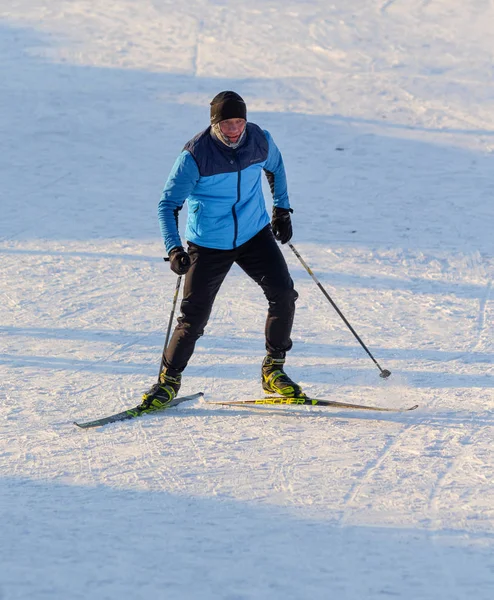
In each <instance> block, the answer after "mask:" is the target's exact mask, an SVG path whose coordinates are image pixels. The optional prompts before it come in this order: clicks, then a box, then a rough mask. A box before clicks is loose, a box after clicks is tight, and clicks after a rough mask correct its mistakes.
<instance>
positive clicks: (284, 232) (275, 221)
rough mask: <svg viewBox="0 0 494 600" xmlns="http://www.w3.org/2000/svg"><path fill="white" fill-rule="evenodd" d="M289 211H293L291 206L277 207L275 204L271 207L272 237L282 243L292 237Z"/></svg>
mask: <svg viewBox="0 0 494 600" xmlns="http://www.w3.org/2000/svg"><path fill="white" fill-rule="evenodd" d="M291 212H293V210H292V209H291V208H278V207H277V206H275V207H274V208H273V218H272V219H271V227H272V228H273V234H274V237H275V238H276V239H277V240H278V241H279V242H281V243H282V244H286V243H287V242H289V241H290V240H291V239H292V235H293V230H292V220H291V218H290V213H291Z"/></svg>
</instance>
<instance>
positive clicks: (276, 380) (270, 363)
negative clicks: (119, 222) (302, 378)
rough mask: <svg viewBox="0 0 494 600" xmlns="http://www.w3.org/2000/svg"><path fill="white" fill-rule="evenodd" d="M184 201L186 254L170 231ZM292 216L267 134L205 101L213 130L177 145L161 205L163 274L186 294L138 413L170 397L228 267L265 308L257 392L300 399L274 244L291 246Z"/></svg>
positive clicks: (230, 97) (220, 99) (243, 116)
mask: <svg viewBox="0 0 494 600" xmlns="http://www.w3.org/2000/svg"><path fill="white" fill-rule="evenodd" d="M262 171H264V172H265V174H266V176H267V179H268V182H269V185H270V188H271V193H272V196H273V212H272V218H271V219H270V218H269V215H268V213H267V211H266V206H265V201H264V197H263V193H262V186H261V175H262ZM186 200H187V203H188V220H187V228H186V231H185V238H186V240H187V244H188V250H187V251H186V250H185V249H184V247H183V246H182V242H181V239H180V235H179V232H178V213H179V211H180V210H181V209H182V206H183V204H184V202H185V201H186ZM291 212H292V210H291V208H290V204H289V200H288V193H287V183H286V176H285V169H284V165H283V159H282V157H281V154H280V151H279V150H278V147H277V146H276V144H275V143H274V141H273V139H272V137H271V135H270V134H269V132H267V131H264V130H262V129H261V128H260V127H258V126H257V125H255V124H254V123H250V122H247V108H246V105H245V102H244V101H243V100H242V98H241V97H240V96H239V95H238V94H236V93H235V92H232V91H225V92H221V93H219V94H218V95H216V96H215V97H214V98H213V100H212V102H211V125H210V126H209V127H208V128H207V129H205V130H204V131H202V132H201V133H199V134H197V135H196V136H195V137H194V138H192V140H190V141H189V142H188V143H187V144H186V145H185V147H184V149H183V151H182V152H181V154H180V155H179V157H178V158H177V160H176V162H175V164H174V165H173V168H172V170H171V172H170V175H169V177H168V180H167V182H166V184H165V187H164V190H163V193H162V195H161V199H160V202H159V207H158V215H159V223H160V228H161V233H162V236H163V241H164V243H165V247H166V250H167V252H168V254H169V257H170V268H171V269H172V271H174V272H175V273H176V274H177V275H185V286H184V295H183V300H182V303H181V315H180V317H179V318H178V325H177V326H176V328H175V331H174V332H173V335H172V337H171V340H170V343H169V344H168V347H167V348H166V349H165V351H164V356H163V365H164V367H163V370H162V372H161V373H160V377H159V382H158V383H157V384H155V385H153V386H152V387H151V389H149V390H148V391H147V392H146V393H145V394H144V395H143V398H142V404H141V405H140V407H141V408H142V409H160V408H164V407H166V406H167V405H168V404H169V403H170V402H171V401H172V400H173V399H174V398H175V396H176V395H177V393H178V390H179V388H180V384H181V374H182V371H183V370H184V369H185V367H186V366H187V363H188V361H189V359H190V357H191V356H192V353H193V352H194V347H195V344H196V341H197V339H198V338H199V337H200V336H201V335H203V333H204V327H205V326H206V324H207V322H208V319H209V316H210V314H211V309H212V306H213V302H214V299H215V297H216V294H217V292H218V290H219V288H220V286H221V284H222V282H223V280H224V278H225V276H226V275H227V273H228V271H229V270H230V268H231V267H232V265H233V263H237V264H238V265H239V266H240V267H241V268H242V269H243V270H244V271H245V272H246V273H247V275H249V276H250V277H251V278H252V279H253V280H254V281H255V282H256V283H258V284H259V286H260V287H261V288H262V290H263V292H264V295H265V296H266V299H267V301H268V316H267V319H266V327H265V336H266V352H267V354H266V357H265V358H264V360H263V363H262V368H261V381H262V387H263V389H264V391H265V392H267V393H275V394H280V395H282V396H301V395H303V394H302V390H301V388H300V386H299V385H298V384H296V383H294V382H293V381H292V380H291V379H290V378H289V377H288V375H287V374H286V373H285V372H284V369H283V366H284V363H285V355H286V352H288V351H289V350H290V349H291V347H292V341H291V339H290V334H291V329H292V324H293V318H294V314H295V301H296V299H297V297H298V294H297V292H296V291H295V289H294V287H293V281H292V279H291V277H290V274H289V272H288V267H287V265H286V262H285V259H284V257H283V254H282V252H281V250H280V248H279V246H278V245H277V243H276V241H275V238H276V240H278V241H280V242H281V243H282V244H286V243H287V242H288V241H289V240H290V239H291V237H292V224H291V219H290V213H291Z"/></svg>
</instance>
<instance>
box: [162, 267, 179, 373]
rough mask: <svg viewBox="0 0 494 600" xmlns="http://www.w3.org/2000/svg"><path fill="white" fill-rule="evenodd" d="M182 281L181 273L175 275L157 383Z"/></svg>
mask: <svg viewBox="0 0 494 600" xmlns="http://www.w3.org/2000/svg"><path fill="white" fill-rule="evenodd" d="M164 260H165V261H166V260H170V259H169V258H165V259H164ZM181 283H182V275H179V276H178V277H177V284H176V286H175V293H174V294H173V303H172V310H171V312H170V318H169V319H168V329H167V330H166V338H165V347H164V348H163V354H162V355H161V364H160V371H159V373H158V383H159V380H160V375H161V371H162V370H163V364H164V362H165V352H166V349H167V348H168V341H169V339H170V332H171V330H172V323H173V317H174V315H175V308H176V306H177V300H178V292H179V290H180V284H181Z"/></svg>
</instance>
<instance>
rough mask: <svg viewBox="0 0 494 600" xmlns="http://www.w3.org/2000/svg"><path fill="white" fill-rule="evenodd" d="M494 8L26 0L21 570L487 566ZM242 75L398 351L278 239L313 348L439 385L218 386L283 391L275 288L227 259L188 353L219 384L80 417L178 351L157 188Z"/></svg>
mask: <svg viewBox="0 0 494 600" xmlns="http://www.w3.org/2000/svg"><path fill="white" fill-rule="evenodd" d="M493 19H494V7H493V5H492V3H488V2H483V1H481V0H475V1H473V2H471V3H467V4H465V3H460V2H459V1H458V0H453V1H451V0H436V1H435V2H429V1H426V0H418V1H415V0H413V1H402V0H400V1H399V2H395V1H388V2H383V1H381V2H377V3H368V2H364V0H357V1H356V2H352V3H351V6H350V5H347V3H344V2H339V1H338V2H334V3H332V4H331V5H328V3H327V2H323V0H314V1H312V2H310V3H309V2H302V1H299V0H295V1H293V2H290V3H289V4H286V3H282V2H280V1H278V0H273V1H271V2H268V3H266V2H261V0H253V1H252V2H250V3H249V4H248V5H247V4H242V5H240V4H238V5H235V7H234V6H233V4H232V3H231V2H219V1H215V0H190V1H189V2H187V3H185V2H173V3H172V2H169V1H168V0H164V1H163V2H148V1H146V2H142V3H139V4H136V3H135V2H131V1H130V0H119V2H117V3H113V4H105V3H103V4H101V3H96V2H95V1H94V0H88V1H87V2H80V1H78V0H77V1H75V2H72V3H69V4H67V3H65V2H61V0H52V1H51V2H50V3H46V2H43V1H41V2H38V3H34V2H33V1H32V0H18V1H17V2H16V3H15V4H14V5H12V6H9V7H4V9H3V11H2V22H1V24H0V48H1V49H2V50H3V51H4V52H3V53H2V56H3V59H2V61H1V64H0V69H1V74H2V76H3V77H2V81H3V84H4V85H3V88H2V102H1V104H0V125H1V130H2V145H3V148H2V156H3V157H4V161H3V162H2V164H1V165H0V174H1V175H2V182H3V186H2V196H1V203H2V213H1V214H2V219H1V220H0V254H1V258H2V269H1V271H0V283H1V287H0V298H1V299H2V302H1V303H0V336H1V338H2V342H3V344H2V350H1V351H0V369H1V373H2V386H1V394H2V407H3V416H2V419H1V420H0V433H1V436H0V439H1V442H0V466H1V476H0V485H1V491H2V493H1V494H0V519H1V522H2V533H1V538H2V544H1V545H0V567H1V568H0V572H1V576H0V598H1V599H2V600H17V599H24V598H34V599H36V600H38V599H43V598H49V599H50V600H56V599H59V598H60V599H62V598H63V599H64V600H65V599H66V598H71V599H74V600H77V599H84V600H85V599H87V598H94V599H96V600H99V599H101V600H103V599H108V598H117V597H118V598H132V600H134V599H140V598H142V599H145V600H147V599H148V598H161V597H163V598H167V600H175V599H177V600H185V599H189V598H191V599H192V598H193V599H196V598H201V599H202V598H204V599H205V600H207V599H213V598H214V599H215V600H216V599H218V598H221V599H225V600H234V599H235V600H247V599H248V600H250V599H256V600H258V599H261V600H262V599H267V600H272V599H278V598H279V599H283V600H285V599H288V600H290V599H294V600H299V599H302V598H314V599H325V598H328V597H332V598H333V597H334V598H341V599H344V600H357V599H359V600H360V599H362V598H365V599H366V600H377V599H380V598H382V597H386V596H395V597H398V598H404V599H414V600H415V599H417V598H420V599H421V600H438V599H439V600H441V599H442V598H447V599H448V600H452V599H456V600H464V599H465V600H466V599H467V598H468V599H470V598H473V597H474V598H475V599H476V600H490V599H491V598H492V597H493V596H494V560H493V556H494V552H493V544H494V484H493V483H492V482H493V481H494V456H493V450H492V434H493V427H494V417H493V411H494V392H493V390H494V384H493V382H494V370H493V367H492V363H493V358H494V348H493V341H492V340H493V332H494V327H493V318H492V315H493V308H492V282H493V279H494V252H493V244H492V223H493V217H494V212H493V206H494V205H493V202H492V197H493V192H494V185H493V182H492V152H493V148H494V146H493V143H492V137H493V131H494V111H493V108H492V107H493V104H492V99H493V97H494V86H493V84H492V81H491V80H492V53H493V51H494V45H493V39H492V32H491V23H492V20H493ZM220 89H235V90H237V91H239V93H241V94H242V95H243V96H244V97H245V98H246V100H247V102H248V107H249V118H251V119H252V120H253V121H255V122H258V123H259V124H260V125H262V126H263V127H266V128H267V129H269V130H270V131H271V133H272V134H273V135H274V138H275V140H276V141H277V143H278V144H279V146H280V148H281V150H282V152H283V156H284V160H285V163H286V167H287V175H288V181H289V189H290V195H291V202H292V205H293V207H294V210H295V212H294V215H293V219H294V231H295V235H294V238H293V243H294V245H295V247H296V248H297V249H298V250H299V251H300V253H301V255H302V256H303V257H304V259H305V260H306V261H307V263H308V264H309V265H310V267H311V268H312V270H313V271H314V273H315V274H316V275H317V277H318V278H319V279H320V280H321V282H322V284H323V285H324V287H325V288H326V289H327V290H328V293H329V294H330V295H331V297H332V298H334V300H335V301H336V303H337V304H338V306H339V307H340V308H341V310H342V311H343V313H344V314H345V316H346V317H347V318H348V320H349V321H350V323H352V325H353V326H354V327H355V329H356V330H357V332H358V333H359V335H361V337H362V339H363V340H364V342H365V343H366V344H367V345H368V346H369V348H370V350H371V351H372V352H373V354H374V355H375V357H376V359H377V360H378V362H379V363H380V364H381V365H382V366H383V368H389V369H390V370H391V371H392V373H393V375H392V377H391V378H390V380H389V381H383V380H381V379H380V378H379V376H378V375H379V373H378V370H377V369H376V368H375V365H373V364H372V362H371V361H370V359H369V358H368V357H367V355H366V354H365V353H364V352H363V351H362V349H361V348H360V346H359V345H358V344H357V342H356V340H354V338H353V337H352V336H351V334H350V332H349V331H348V330H347V328H346V327H345V325H344V324H343V323H342V322H341V320H340V319H339V317H338V316H337V315H336V314H335V312H334V311H333V309H332V308H331V306H330V305H329V304H328V303H327V301H326V299H325V298H324V297H323V296H322V295H321V294H320V292H319V290H318V289H317V288H316V286H315V285H314V283H313V281H312V280H311V279H310V277H309V276H308V275H307V273H306V272H305V271H304V269H303V268H302V266H301V265H300V263H299V262H298V261H297V259H296V258H295V256H294V255H293V254H292V253H291V252H290V250H289V249H286V248H284V249H283V252H284V253H285V256H286V258H287V262H288V264H289V267H290V270H291V273H292V276H293V278H294V281H295V285H296V289H297V290H298V292H299V300H298V302H297V304H298V307H297V315H296V321H295V325H294V330H293V340H294V349H293V351H292V352H291V353H290V355H289V360H288V368H289V369H290V374H292V375H293V376H294V377H295V378H296V379H298V380H299V381H300V382H301V383H302V385H303V387H304V389H305V391H306V392H307V393H308V394H310V395H311V396H315V397H317V396H319V397H328V398H331V399H335V400H342V401H346V402H354V403H366V404H378V405H383V406H408V405H411V404H419V409H418V410H417V411H414V412H412V413H409V414H382V413H361V412H357V411H354V412H352V411H345V410H333V409H324V408H318V407H314V408H309V407H292V408H287V407H279V408H276V407H259V406H257V407H247V408H235V407H220V406H215V405H208V404H207V400H212V401H218V400H235V399H241V398H249V397H258V396H260V395H261V391H260V385H259V378H260V365H261V362H262V358H263V355H264V347H263V345H264V343H263V331H264V320H265V313H266V306H265V303H264V300H263V298H262V294H261V292H260V291H259V289H258V288H257V286H256V285H255V284H254V283H252V282H251V281H249V280H248V279H247V278H246V277H245V276H244V274H243V273H242V272H241V271H240V269H238V268H234V269H232V272H231V273H230V274H229V276H228V278H227V279H226V281H225V283H224V285H223V287H222V289H221V291H220V293H219V295H218V298H217V301H216V304H215V306H214V309H213V313H212V316H211V320H210V323H209V325H208V328H207V330H206V335H205V336H204V337H203V338H201V339H200V340H199V342H198V344H197V350H196V353H195V355H194V358H193V360H192V361H191V364H190V365H189V367H188V369H187V371H186V372H185V375H184V383H183V387H182V392H183V393H184V394H187V393H192V392H195V391H204V392H205V394H206V396H205V401H203V400H201V401H194V402H191V403H187V404H184V405H181V406H179V407H177V408H176V409H172V410H170V411H169V412H167V413H164V414H162V415H153V416H145V417H142V418H140V419H136V420H135V421H132V422H130V423H129V422H128V423H119V424H113V425H109V426H107V427H104V428H101V429H94V430H88V431H80V430H78V429H76V428H75V427H74V426H73V425H72V422H73V421H74V420H76V419H80V418H93V417H94V418H96V417H98V416H100V415H106V414H109V413H112V412H116V411H120V410H123V409H124V408H127V407H129V406H134V405H135V404H137V402H138V401H139V398H140V395H141V393H142V392H143V391H144V390H145V389H146V388H147V387H149V386H150V385H151V384H152V383H153V381H155V379H156V376H157V371H158V367H159V362H160V357H161V351H162V345H163V342H164V337H165V328H166V323H167V321H168V315H169V311H170V309H171V296H172V294H173V290H174V287H175V282H176V277H175V275H173V274H172V273H171V272H170V271H169V269H168V266H167V265H165V264H164V263H163V261H162V255H163V249H162V245H161V240H160V239H159V231H158V225H157V219H156V205H157V200H158V197H159V193H160V191H161V187H162V185H163V183H164V180H165V178H166V175H167V173H168V171H169V169H170V167H171V165H172V164H173V161H174V159H175V157H176V155H177V154H178V152H179V151H180V149H181V148H182V147H183V144H184V143H185V142H186V141H187V139H189V138H190V137H192V135H193V134H194V133H196V132H197V131H200V130H201V129H203V128H204V127H205V126H206V125H207V120H208V102H209V101H210V98H211V97H213V96H214V95H215V94H216V93H217V92H218V91H220ZM266 196H267V197H268V198H269V192H268V188H267V186H266ZM269 204H270V203H269V201H268V206H269ZM183 212H185V211H183ZM184 221H185V215H184V214H181V215H180V222H181V228H182V231H183V226H184Z"/></svg>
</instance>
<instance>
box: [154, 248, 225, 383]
mask: <svg viewBox="0 0 494 600" xmlns="http://www.w3.org/2000/svg"><path fill="white" fill-rule="evenodd" d="M188 252H189V255H190V258H191V263H192V264H191V267H190V269H189V271H188V273H187V275H186V276H185V285H184V295H183V299H182V303H181V305H180V311H181V314H180V316H179V318H178V325H177V326H176V327H175V330H174V332H173V335H172V337H171V339H170V343H169V344H168V347H167V348H166V350H165V352H164V355H163V364H164V366H165V367H166V369H167V371H168V372H171V373H181V372H182V371H183V370H184V369H185V367H186V366H187V363H188V362H189V359H190V357H191V356H192V354H193V352H194V348H195V345H196V342H197V340H198V338H199V337H201V335H203V333H204V328H205V327H206V324H207V322H208V320H209V316H210V314H211V309H212V307H213V302H214V299H215V298H216V294H217V293H218V290H219V289H220V286H221V284H222V283H223V280H224V279H225V277H226V274H227V273H228V271H229V270H230V268H231V266H232V264H233V262H234V259H235V254H234V251H230V250H213V249H210V248H203V247H202V246H196V245H195V244H189V250H188Z"/></svg>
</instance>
